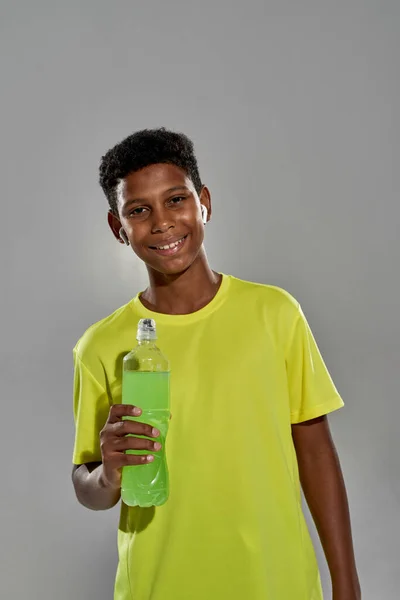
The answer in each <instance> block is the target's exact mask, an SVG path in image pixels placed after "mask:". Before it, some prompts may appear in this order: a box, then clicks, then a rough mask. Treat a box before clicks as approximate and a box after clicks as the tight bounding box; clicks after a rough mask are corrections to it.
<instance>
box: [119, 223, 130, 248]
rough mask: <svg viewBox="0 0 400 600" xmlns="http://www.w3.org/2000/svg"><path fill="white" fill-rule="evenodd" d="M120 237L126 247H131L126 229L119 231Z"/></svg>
mask: <svg viewBox="0 0 400 600" xmlns="http://www.w3.org/2000/svg"><path fill="white" fill-rule="evenodd" d="M119 237H120V238H121V240H122V241H123V242H124V244H125V245H126V246H129V240H128V237H127V235H126V233H125V231H124V229H123V228H122V227H121V229H120V230H119Z"/></svg>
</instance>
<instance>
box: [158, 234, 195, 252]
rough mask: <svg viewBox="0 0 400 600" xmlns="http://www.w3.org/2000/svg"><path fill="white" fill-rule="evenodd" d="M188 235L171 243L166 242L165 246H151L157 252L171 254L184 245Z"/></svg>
mask: <svg viewBox="0 0 400 600" xmlns="http://www.w3.org/2000/svg"><path fill="white" fill-rule="evenodd" d="M187 236H188V234H187V235H184V236H183V237H181V238H180V239H179V240H177V241H176V242H172V243H171V244H165V245H163V246H149V248H150V249H151V250H154V251H155V252H157V254H162V255H163V256H171V255H172V254H176V253H177V252H178V251H179V250H180V249H181V248H182V246H183V245H184V243H185V240H186V238H187Z"/></svg>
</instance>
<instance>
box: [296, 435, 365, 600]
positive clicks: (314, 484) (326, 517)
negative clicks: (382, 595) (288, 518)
mask: <svg viewBox="0 0 400 600" xmlns="http://www.w3.org/2000/svg"><path fill="white" fill-rule="evenodd" d="M298 459H299V469H300V479H301V484H302V488H303V491H304V495H305V498H306V500H307V504H308V506H309V508H310V512H311V514H312V516H313V519H314V522H315V525H316V527H317V530H318V534H319V537H320V539H321V544H322V547H323V549H324V553H325V556H326V560H327V563H328V567H329V570H330V574H331V578H332V585H333V590H334V593H335V589H336V590H347V591H348V592H349V596H348V597H349V598H350V597H354V598H358V597H359V593H360V588H359V581H358V576H357V568H356V564H355V558H354V549H353V541H352V534H351V524H350V513H349V505H348V500H347V494H346V489H345V484H344V481H343V475H342V471H341V468H340V463H339V458H338V456H337V453H336V450H335V447H334V445H333V443H332V444H327V445H326V446H325V447H322V448H320V449H319V450H318V451H315V452H314V453H310V454H307V453H305V454H304V455H302V454H301V452H300V453H299V455H298ZM351 593H353V594H354V596H350V594H351Z"/></svg>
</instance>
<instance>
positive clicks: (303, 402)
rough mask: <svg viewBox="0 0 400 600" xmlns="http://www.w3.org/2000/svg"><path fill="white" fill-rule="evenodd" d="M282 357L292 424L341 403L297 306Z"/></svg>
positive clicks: (333, 408) (325, 411)
mask: <svg viewBox="0 0 400 600" xmlns="http://www.w3.org/2000/svg"><path fill="white" fill-rule="evenodd" d="M285 356H286V370H287V377H288V385H289V397H290V413H291V423H292V424H295V423H301V422H303V421H308V420H310V419H315V418H317V417H320V416H322V415H325V414H328V413H330V412H332V411H334V410H337V409H338V408H341V407H342V406H344V402H343V400H342V398H341V397H340V395H339V393H338V391H337V389H336V387H335V385H334V383H333V381H332V379H331V376H330V374H329V372H328V370H327V368H326V365H325V363H324V360H323V358H322V356H321V353H320V351H319V349H318V346H317V343H316V341H315V339H314V336H313V334H312V332H311V329H310V327H309V324H308V323H307V320H306V317H305V316H304V313H303V311H302V309H301V307H300V306H298V309H297V314H296V317H295V321H294V324H293V327H292V333H291V335H290V338H289V341H288V345H287V349H286V355H285Z"/></svg>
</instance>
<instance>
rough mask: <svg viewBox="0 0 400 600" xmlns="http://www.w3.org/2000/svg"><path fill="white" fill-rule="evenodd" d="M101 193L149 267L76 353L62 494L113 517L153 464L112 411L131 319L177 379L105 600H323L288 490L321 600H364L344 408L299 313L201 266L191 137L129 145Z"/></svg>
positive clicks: (150, 434)
mask: <svg viewBox="0 0 400 600" xmlns="http://www.w3.org/2000/svg"><path fill="white" fill-rule="evenodd" d="M100 183H101V186H102V188H103V190H104V193H105V195H106V197H107V199H108V202H109V205H110V210H109V213H108V223H109V225H110V228H111V230H112V232H113V234H114V235H115V237H116V239H117V240H118V241H119V242H120V243H125V244H127V245H129V246H130V247H131V248H132V250H133V251H134V252H135V254H136V255H137V256H138V257H139V258H140V259H141V260H143V261H144V263H145V264H146V267H147V271H148V275H149V286H148V287H147V289H146V290H145V291H144V292H142V293H141V294H138V295H137V296H136V297H135V298H134V299H133V300H131V301H130V302H128V304H126V305H125V306H123V307H122V308H120V309H118V310H117V311H116V312H114V313H113V314H112V315H111V316H109V317H107V318H106V319H103V320H102V321H100V322H99V323H96V324H95V325H93V326H92V327H90V328H89V329H88V330H87V331H86V333H85V334H84V335H83V337H82V338H81V339H80V340H79V342H78V343H77V345H76V347H75V349H74V361H75V385H74V415H75V422H76V438H75V447H74V454H73V462H74V469H73V483H74V487H75V491H76V495H77V498H78V500H79V502H81V504H83V505H84V506H86V507H88V508H90V509H93V510H104V509H108V508H110V507H112V506H114V505H115V504H116V503H117V502H118V501H119V500H120V485H121V467H122V466H123V465H127V464H133V465H137V468H138V469H140V468H141V465H142V464H143V462H146V461H151V460H152V457H153V455H154V454H155V453H156V452H158V451H159V449H160V445H159V443H158V442H157V441H156V438H157V436H158V432H157V431H155V430H153V429H152V427H151V425H143V424H141V423H138V422H134V421H129V420H122V417H123V416H124V415H131V416H132V415H134V416H135V415H139V414H140V407H137V408H131V407H128V406H126V405H121V372H122V358H123V356H124V355H125V354H126V353H128V352H129V351H130V350H131V348H132V347H133V346H134V345H135V336H136V328H137V323H138V321H139V319H140V318H143V317H150V318H154V319H155V320H156V323H157V328H158V333H159V345H160V347H161V348H162V350H163V352H164V353H165V354H166V356H168V358H169V360H170V363H171V378H172V379H171V389H172V397H171V411H172V414H173V419H172V421H171V424H170V429H169V433H168V439H167V448H166V451H167V459H168V465H169V471H170V497H169V499H168V501H167V503H166V504H164V505H163V506H161V507H158V508H155V509H154V508H147V509H142V508H129V507H128V506H126V505H125V504H124V503H121V516H120V525H119V531H118V548H119V566H118V572H117V578H116V583H115V600H243V599H248V600H320V599H321V598H322V592H321V584H320V578H319V572H318V566H317V562H316V558H315V554H314V549H313V547H312V542H311V539H310V536H309V533H308V530H307V526H306V522H305V519H304V515H303V512H302V508H301V496H300V482H301V485H302V487H303V490H304V493H305V497H306V499H307V502H308V505H309V507H310V510H311V513H312V515H313V518H314V520H315V523H316V526H317V529H318V532H319V536H320V538H321V541H322V545H323V548H324V551H325V554H326V558H327V561H328V565H329V569H330V573H331V578H332V588H333V599H334V600H359V599H360V598H361V594H360V588H359V583H358V577H357V571H356V566H355V560H354V553H353V546H352V537H351V529H350V519H349V511H348V504H347V499H346V492H345V487H344V483H343V479H342V475H341V470H340V466H339V461H338V458H337V454H336V451H335V448H334V445H333V442H332V439H331V436H330V432H329V426H328V422H327V418H326V415H327V413H329V412H331V411H334V410H336V409H338V408H340V407H341V406H343V402H342V400H341V398H340V396H339V394H338V392H337V390H336V388H335V386H334V384H333V382H332V380H331V378H330V376H329V374H328V371H327V370H326V367H325V365H324V362H323V360H322V358H321V355H320V353H319V351H318V348H317V345H316V343H315V340H314V338H313V335H312V333H311V330H310V328H309V326H308V324H307V321H306V319H305V317H304V314H303V312H302V310H301V307H300V306H299V304H298V302H297V301H296V300H295V299H294V298H293V297H292V296H291V295H290V294H288V293H287V292H285V291H284V290H282V289H280V288H277V287H274V286H268V285H259V284H254V283H249V282H246V281H241V280H239V279H236V278H235V277H232V276H227V275H222V274H220V273H216V272H214V271H213V270H212V269H211V268H210V266H209V264H208V261H207V257H206V253H205V250H204V247H203V238H204V226H205V224H206V223H207V221H208V220H209V219H210V217H211V199H210V192H209V190H208V189H207V187H206V186H204V185H203V184H202V181H201V179H200V175H199V171H198V166H197V162H196V158H195V155H194V151H193V145H192V143H191V141H190V140H189V139H188V138H187V137H186V136H184V135H182V134H177V133H173V132H170V131H167V130H165V129H158V130H144V131H140V132H137V133H135V134H134V135H131V136H130V137H128V138H127V139H125V140H124V141H122V142H121V143H119V144H117V145H116V146H115V147H114V148H112V149H111V150H110V151H109V152H108V153H107V154H106V155H105V156H104V157H103V159H102V163H101V167H100ZM127 434H133V436H129V437H127ZM143 435H144V436H146V437H145V438H143V437H141V438H139V437H135V436H143ZM127 449H136V450H139V449H140V450H143V449H144V450H146V451H147V452H148V455H147V456H135V455H128V454H125V450H127Z"/></svg>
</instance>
